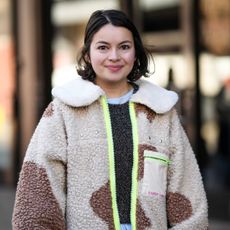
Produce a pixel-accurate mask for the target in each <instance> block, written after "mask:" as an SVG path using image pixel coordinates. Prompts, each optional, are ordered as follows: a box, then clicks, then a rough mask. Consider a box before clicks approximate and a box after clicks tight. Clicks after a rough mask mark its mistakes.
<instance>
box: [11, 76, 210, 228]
mask: <svg viewBox="0 0 230 230" xmlns="http://www.w3.org/2000/svg"><path fill="white" fill-rule="evenodd" d="M136 83H137V84H138V85H139V90H138V91H137V92H136V93H135V94H134V95H133V96H132V98H131V101H130V117H131V121H132V126H133V127H132V128H133V141H134V146H133V149H134V153H133V154H134V156H133V159H134V160H133V161H134V162H133V171H132V175H133V178H132V194H131V210H130V213H131V214H130V216H131V223H132V229H133V230H136V229H137V230H165V229H175V230H176V229H178V230H183V229H184V230H185V229H188V230H205V229H207V228H208V227H207V225H208V224H207V201H206V196H205V192H204V188H203V184H202V179H201V175H200V172H199V169H198V165H197V162H196V159H195V156H194V154H193V152H192V149H191V147H190V144H189V142H188V139H187V137H186V135H185V132H184V130H183V128H182V127H181V124H180V121H179V119H178V116H177V114H176V112H175V109H173V106H174V105H175V103H176V102H177V95H176V94H175V93H174V92H171V91H167V90H165V89H163V88H161V87H159V86H156V85H153V84H151V83H149V82H147V81H145V80H139V81H137V82H136ZM52 93H53V96H54V100H53V101H52V102H51V104H50V105H49V106H48V108H47V109H46V110H45V112H44V114H43V117H42V118H41V120H40V122H39V124H38V126H37V128H36V131H35V133H34V135H33V137H32V139H31V142H30V144H29V147H28V150H27V153H26V156H25V159H24V163H23V166H22V170H21V173H20V179H19V183H18V187H17V193H16V200H15V207H14V212H13V229H14V230H16V229H18V230H19V229H20V230H23V229H53V230H59V229H68V230H104V229H109V230H112V229H119V215H118V210H117V205H116V187H115V183H114V180H115V171H114V155H113V154H114V153H113V140H112V137H111V124H110V120H109V110H108V107H107V103H106V99H105V96H104V92H103V91H102V89H101V88H99V87H98V86H96V85H94V84H93V83H91V82H89V81H85V80H82V79H80V78H79V79H76V80H74V81H72V82H70V83H67V84H66V85H63V86H60V87H57V88H54V89H53V91H52Z"/></svg>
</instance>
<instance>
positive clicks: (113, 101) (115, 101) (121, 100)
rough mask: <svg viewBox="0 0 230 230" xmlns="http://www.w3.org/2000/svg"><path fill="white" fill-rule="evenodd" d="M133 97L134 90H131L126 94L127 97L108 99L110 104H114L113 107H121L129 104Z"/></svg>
mask: <svg viewBox="0 0 230 230" xmlns="http://www.w3.org/2000/svg"><path fill="white" fill-rule="evenodd" d="M132 95H133V89H131V90H130V91H129V92H128V93H126V94H125V95H123V96H121V97H117V98H107V101H108V103H109V104H112V105H120V104H124V103H126V102H128V101H129V100H130V98H131V96H132Z"/></svg>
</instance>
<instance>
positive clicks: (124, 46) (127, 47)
mask: <svg viewBox="0 0 230 230" xmlns="http://www.w3.org/2000/svg"><path fill="white" fill-rule="evenodd" d="M121 49H123V50H128V49H130V46H129V45H122V46H121Z"/></svg>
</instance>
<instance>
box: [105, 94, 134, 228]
mask: <svg viewBox="0 0 230 230" xmlns="http://www.w3.org/2000/svg"><path fill="white" fill-rule="evenodd" d="M101 104H102V108H103V113H104V118H105V126H106V134H107V141H108V152H109V178H110V191H111V196H112V210H113V221H114V226H115V229H116V230H120V218H119V213H118V207H117V193H116V174H115V160H114V159H115V158H114V143H113V135H112V125H111V118H110V112H109V107H108V103H107V99H106V97H105V96H102V97H101ZM129 114H130V119H131V125H132V138H133V168H132V187H131V208H130V219H131V225H132V230H136V207H137V176H138V130H137V121H136V114H135V108H134V103H133V102H129Z"/></svg>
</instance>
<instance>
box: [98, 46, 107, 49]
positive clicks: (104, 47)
mask: <svg viewBox="0 0 230 230" xmlns="http://www.w3.org/2000/svg"><path fill="white" fill-rule="evenodd" d="M97 49H99V50H106V49H108V47H107V46H98V47H97Z"/></svg>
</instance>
